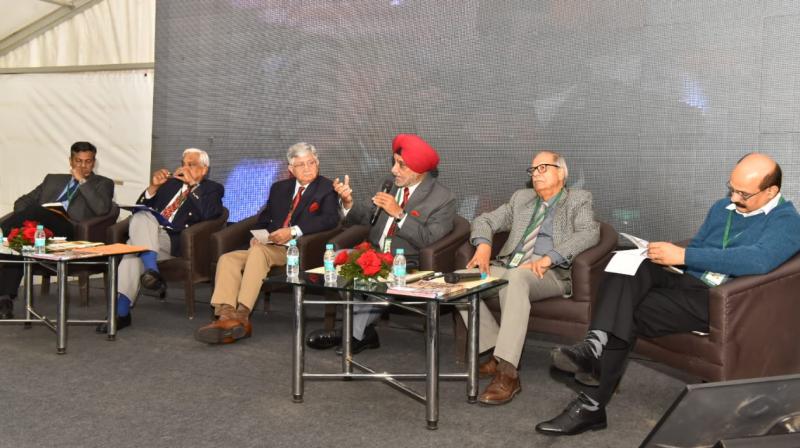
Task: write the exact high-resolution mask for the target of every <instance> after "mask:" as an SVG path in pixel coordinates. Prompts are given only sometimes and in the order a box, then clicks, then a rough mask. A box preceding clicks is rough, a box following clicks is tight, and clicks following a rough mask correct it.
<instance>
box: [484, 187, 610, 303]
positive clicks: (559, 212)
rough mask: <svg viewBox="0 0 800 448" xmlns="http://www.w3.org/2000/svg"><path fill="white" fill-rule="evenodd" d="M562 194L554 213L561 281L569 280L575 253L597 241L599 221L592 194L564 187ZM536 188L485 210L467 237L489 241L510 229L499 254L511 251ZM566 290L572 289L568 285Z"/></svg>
mask: <svg viewBox="0 0 800 448" xmlns="http://www.w3.org/2000/svg"><path fill="white" fill-rule="evenodd" d="M564 193H565V194H564V197H563V199H562V200H561V201H559V204H558V205H557V206H556V210H555V215H554V216H553V246H554V247H553V249H554V250H555V251H556V252H558V253H559V254H561V256H562V257H564V260H565V261H564V263H563V264H562V265H560V266H555V267H554V268H553V271H554V273H555V274H556V275H557V276H558V277H559V278H561V279H562V280H564V281H568V282H571V280H572V277H571V275H570V268H571V266H572V261H573V260H574V259H575V257H576V256H578V254H580V253H581V252H583V251H585V250H586V249H589V248H591V247H592V246H594V245H596V244H597V243H598V242H599V241H600V224H599V223H598V222H597V221H595V220H594V211H593V209H592V194H591V193H590V192H588V191H585V190H577V189H576V190H571V189H565V190H564ZM536 198H537V195H536V191H535V190H533V189H532V188H526V189H523V190H517V191H516V192H514V194H513V195H511V200H510V201H509V202H508V203H506V204H503V205H501V206H500V207H498V208H497V209H496V210H494V211H491V212H488V213H484V214H482V215H480V216H478V217H477V218H475V221H473V222H472V234H471V235H470V241H473V240H475V239H476V238H481V239H486V240H488V241H492V235H494V234H495V233H497V232H509V235H508V240H507V241H506V243H505V245H503V247H502V248H501V249H500V252H499V253H498V257H505V256H508V255H511V252H513V251H514V249H515V248H516V247H517V244H519V241H520V240H521V239H522V237H523V235H524V234H525V229H526V228H527V227H528V224H530V221H531V218H532V217H533V213H534V212H535V210H534V206H535V205H536ZM568 290H569V291H571V290H572V288H571V287H570V288H569V289H568Z"/></svg>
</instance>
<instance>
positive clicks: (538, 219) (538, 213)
mask: <svg viewBox="0 0 800 448" xmlns="http://www.w3.org/2000/svg"><path fill="white" fill-rule="evenodd" d="M563 194H564V189H563V188H562V189H561V191H559V192H558V194H557V195H556V197H555V199H554V200H553V205H556V204H558V201H560V200H561V196H562V195H563ZM542 209H543V210H542ZM545 216H547V207H546V205H545V201H542V198H540V197H538V196H537V197H536V210H535V211H534V212H533V216H532V217H531V223H530V224H528V228H527V229H525V234H524V235H522V240H521V241H520V244H522V243H523V242H525V239H526V238H528V235H530V233H531V232H533V230H534V229H536V228H537V227H539V225H541V224H542V221H544V218H545Z"/></svg>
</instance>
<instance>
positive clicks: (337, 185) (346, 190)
mask: <svg viewBox="0 0 800 448" xmlns="http://www.w3.org/2000/svg"><path fill="white" fill-rule="evenodd" d="M333 190H334V191H336V194H338V195H339V199H341V200H342V207H344V208H345V210H350V209H351V208H353V190H352V189H351V188H350V176H348V175H346V174H345V176H344V183H342V182H339V178H338V177H337V178H336V179H334V180H333Z"/></svg>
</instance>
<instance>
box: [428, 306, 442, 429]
mask: <svg viewBox="0 0 800 448" xmlns="http://www.w3.org/2000/svg"><path fill="white" fill-rule="evenodd" d="M426 319H427V322H426V325H425V339H426V343H427V355H428V356H427V362H426V364H427V366H426V367H427V369H426V370H427V376H426V380H425V381H426V394H425V416H426V419H427V421H428V429H436V428H438V426H439V302H437V301H435V300H431V301H429V302H428V305H427V316H426Z"/></svg>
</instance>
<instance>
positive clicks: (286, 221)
mask: <svg viewBox="0 0 800 448" xmlns="http://www.w3.org/2000/svg"><path fill="white" fill-rule="evenodd" d="M305 189H306V187H300V188H298V189H297V194H295V195H294V199H293V200H292V208H291V209H289V214H288V215H286V219H284V220H283V225H282V226H281V227H289V221H291V220H292V214H294V210H295V209H296V208H297V204H299V203H300V196H302V195H303V191H304V190H305Z"/></svg>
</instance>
